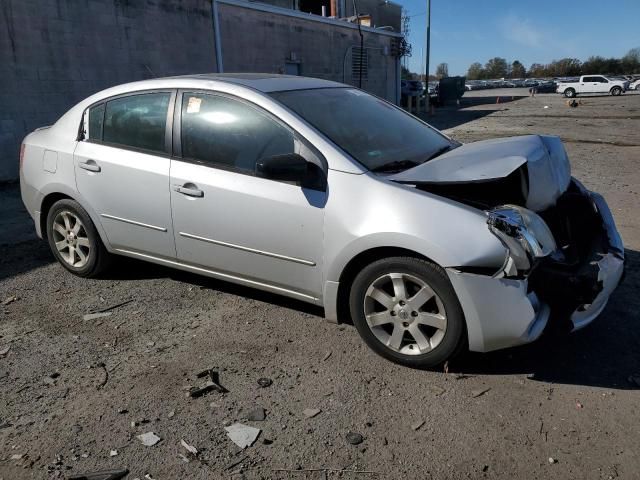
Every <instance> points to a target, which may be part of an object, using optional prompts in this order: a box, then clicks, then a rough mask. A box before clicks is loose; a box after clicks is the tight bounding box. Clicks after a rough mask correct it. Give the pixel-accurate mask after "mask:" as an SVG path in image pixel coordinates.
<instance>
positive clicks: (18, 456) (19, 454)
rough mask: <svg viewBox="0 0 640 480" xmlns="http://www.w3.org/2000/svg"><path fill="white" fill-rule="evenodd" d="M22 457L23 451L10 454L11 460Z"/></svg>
mask: <svg viewBox="0 0 640 480" xmlns="http://www.w3.org/2000/svg"><path fill="white" fill-rule="evenodd" d="M22 457H24V454H23V453H14V454H13V455H11V460H22Z"/></svg>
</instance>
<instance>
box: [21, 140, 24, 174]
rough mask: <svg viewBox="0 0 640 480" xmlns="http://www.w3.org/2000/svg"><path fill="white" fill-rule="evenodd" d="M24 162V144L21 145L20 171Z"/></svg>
mask: <svg viewBox="0 0 640 480" xmlns="http://www.w3.org/2000/svg"><path fill="white" fill-rule="evenodd" d="M23 162H24V143H22V144H20V171H22V163H23Z"/></svg>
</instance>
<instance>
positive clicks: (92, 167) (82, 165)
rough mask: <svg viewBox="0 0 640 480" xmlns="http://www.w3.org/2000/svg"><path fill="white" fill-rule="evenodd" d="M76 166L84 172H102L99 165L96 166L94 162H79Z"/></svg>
mask: <svg viewBox="0 0 640 480" xmlns="http://www.w3.org/2000/svg"><path fill="white" fill-rule="evenodd" d="M78 166H79V167H80V168H83V169H85V170H89V171H90V172H96V173H97V172H99V171H101V170H102V168H100V165H98V164H97V163H96V162H95V160H87V161H86V162H80V163H79V164H78Z"/></svg>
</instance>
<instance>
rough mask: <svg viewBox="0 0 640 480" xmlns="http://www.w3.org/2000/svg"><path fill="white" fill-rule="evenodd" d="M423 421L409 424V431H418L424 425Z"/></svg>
mask: <svg viewBox="0 0 640 480" xmlns="http://www.w3.org/2000/svg"><path fill="white" fill-rule="evenodd" d="M424 423H425V422H424V420H417V421H415V422H413V423H412V424H411V430H418V429H419V428H420V427H422V426H423V425H424Z"/></svg>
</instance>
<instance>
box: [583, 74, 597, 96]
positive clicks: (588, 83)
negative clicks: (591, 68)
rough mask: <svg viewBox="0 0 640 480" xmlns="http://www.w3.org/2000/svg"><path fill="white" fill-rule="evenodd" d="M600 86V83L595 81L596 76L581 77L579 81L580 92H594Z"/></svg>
mask: <svg viewBox="0 0 640 480" xmlns="http://www.w3.org/2000/svg"><path fill="white" fill-rule="evenodd" d="M598 88H600V84H599V83H598V82H597V80H596V77H583V78H582V82H580V90H579V92H580V93H595V92H597V91H598Z"/></svg>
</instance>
